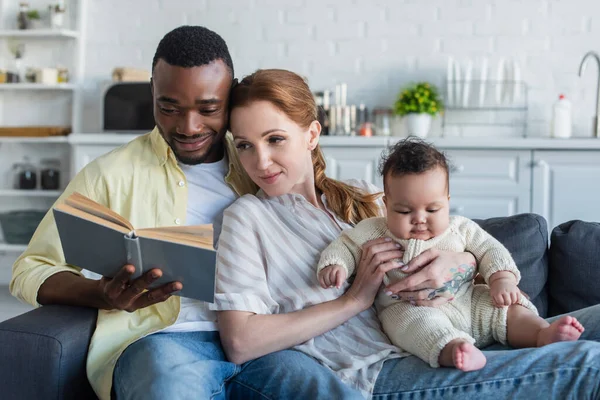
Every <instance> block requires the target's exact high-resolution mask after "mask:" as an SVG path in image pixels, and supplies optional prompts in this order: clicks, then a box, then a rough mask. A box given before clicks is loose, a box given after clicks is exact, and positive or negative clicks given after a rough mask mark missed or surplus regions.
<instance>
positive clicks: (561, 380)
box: [114, 305, 600, 400]
mask: <svg viewBox="0 0 600 400" xmlns="http://www.w3.org/2000/svg"><path fill="white" fill-rule="evenodd" d="M571 315H573V316H575V317H577V319H579V321H580V322H581V323H582V324H583V325H584V326H585V332H584V333H583V335H582V337H581V340H579V341H577V342H563V343H555V344H552V345H549V346H545V347H542V348H536V349H514V350H511V349H509V348H507V347H504V346H502V345H499V344H496V345H492V346H490V347H488V348H486V349H485V350H484V353H485V355H486V357H487V365H486V366H485V368H483V369H481V370H479V371H473V372H462V371H459V370H457V369H454V368H431V367H430V366H429V365H428V364H426V363H425V362H423V361H421V360H420V359H419V358H417V357H414V356H411V357H406V358H400V359H392V360H388V361H386V362H385V363H384V366H383V369H382V371H381V373H380V374H379V377H378V378H377V382H376V385H375V390H374V393H373V398H374V399H376V400H383V399H441V398H444V399H454V398H456V399H460V400H469V399H479V398H495V399H499V400H500V399H521V398H524V399H537V398H547V399H600V343H598V342H599V341H600V305H598V306H594V307H589V308H586V309H584V310H580V311H576V312H574V313H571ZM556 318H558V317H556ZM556 318H552V319H549V321H552V320H554V319H556ZM226 382H227V383H226ZM224 385H226V386H224ZM224 389H226V390H227V396H226V395H225V390H224ZM114 391H115V393H116V396H117V399H119V400H120V399H138V398H139V399H141V398H143V399H165V398H169V399H188V398H193V399H223V398H226V397H227V398H232V399H249V400H250V399H265V400H266V399H360V398H362V397H361V395H360V394H359V393H358V392H356V391H354V390H352V389H350V388H349V387H348V386H346V385H344V384H343V383H342V382H341V381H340V380H339V379H338V378H337V377H336V376H335V375H334V374H333V373H332V372H331V371H330V370H329V369H327V368H325V367H323V366H322V365H321V364H319V363H318V362H316V361H315V360H314V359H313V358H311V357H309V356H307V355H305V354H302V353H300V352H298V351H294V350H283V351H279V352H276V353H272V354H269V355H266V356H264V357H261V358H259V359H257V360H254V361H250V362H248V363H245V364H243V365H242V366H238V365H235V364H232V363H230V362H227V361H226V360H225V355H224V353H223V350H222V348H221V344H220V341H219V336H218V333H217V332H189V333H157V334H154V335H150V336H147V337H145V338H143V339H140V340H139V341H137V342H136V343H134V344H132V345H131V346H129V347H128V348H127V349H126V350H125V352H124V353H123V354H122V355H121V357H120V358H119V361H118V363H117V366H116V369H115V374H114Z"/></svg>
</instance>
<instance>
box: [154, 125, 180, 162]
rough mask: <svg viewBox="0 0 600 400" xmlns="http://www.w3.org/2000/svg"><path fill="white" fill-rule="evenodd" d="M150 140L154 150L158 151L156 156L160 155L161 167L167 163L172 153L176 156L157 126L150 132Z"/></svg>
mask: <svg viewBox="0 0 600 400" xmlns="http://www.w3.org/2000/svg"><path fill="white" fill-rule="evenodd" d="M150 142H151V143H152V150H154V153H156V157H158V162H159V164H160V166H161V167H162V166H164V165H165V163H166V162H167V159H168V158H169V157H170V156H171V155H172V156H173V157H174V154H172V153H173V151H172V150H171V148H170V147H169V145H168V144H167V142H166V140H165V139H164V138H163V137H162V135H161V134H160V132H159V131H158V127H157V126H155V127H154V129H153V130H152V132H150Z"/></svg>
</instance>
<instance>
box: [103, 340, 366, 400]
mask: <svg viewBox="0 0 600 400" xmlns="http://www.w3.org/2000/svg"><path fill="white" fill-rule="evenodd" d="M238 373H239V374H238ZM236 374H237V376H236ZM234 376H235V378H233V377H234ZM232 378H233V379H232ZM227 382H229V383H228V384H227ZM226 384H227V386H225V385H226ZM225 389H227V394H226V391H225ZM113 391H114V394H115V396H116V398H117V399H118V400H122V399H149V400H152V399H157V400H158V399H161V400H162V399H225V398H233V399H235V398H238V399H253V398H259V399H294V398H296V399H320V398H333V399H359V398H362V397H361V396H360V394H359V393H358V392H355V391H353V390H352V389H350V387H348V386H346V385H345V384H343V383H342V382H341V381H340V380H339V379H338V378H337V377H336V376H335V375H334V374H333V372H331V370H329V369H327V368H325V367H323V366H322V365H321V364H319V363H317V362H316V361H315V360H314V359H313V358H311V357H309V356H307V355H305V354H303V353H300V352H298V351H294V350H283V351H278V352H275V353H272V354H269V355H266V356H264V357H261V358H259V359H257V360H254V361H250V362H248V363H246V364H244V365H242V366H239V365H235V364H232V363H230V362H228V361H226V359H225V354H224V353H223V349H222V347H221V342H220V340H219V334H218V333H217V332H185V333H179V332H176V333H156V334H153V335H150V336H146V337H145V338H142V339H140V340H138V341H137V342H135V343H133V344H132V345H130V346H129V347H128V348H127V349H126V350H125V351H124V352H123V354H122V355H121V357H120V358H119V361H118V362H117V365H116V367H115V372H114V375H113Z"/></svg>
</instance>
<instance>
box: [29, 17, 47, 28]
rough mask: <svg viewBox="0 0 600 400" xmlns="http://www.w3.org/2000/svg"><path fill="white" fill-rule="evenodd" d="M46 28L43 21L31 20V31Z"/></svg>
mask: <svg viewBox="0 0 600 400" xmlns="http://www.w3.org/2000/svg"><path fill="white" fill-rule="evenodd" d="M44 28H46V24H45V23H44V21H42V20H41V19H30V20H29V29H44Z"/></svg>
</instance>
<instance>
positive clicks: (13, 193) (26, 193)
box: [0, 189, 62, 197]
mask: <svg viewBox="0 0 600 400" xmlns="http://www.w3.org/2000/svg"><path fill="white" fill-rule="evenodd" d="M61 194H62V191H61V190H19V189H0V197H59V196H60V195H61Z"/></svg>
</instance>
